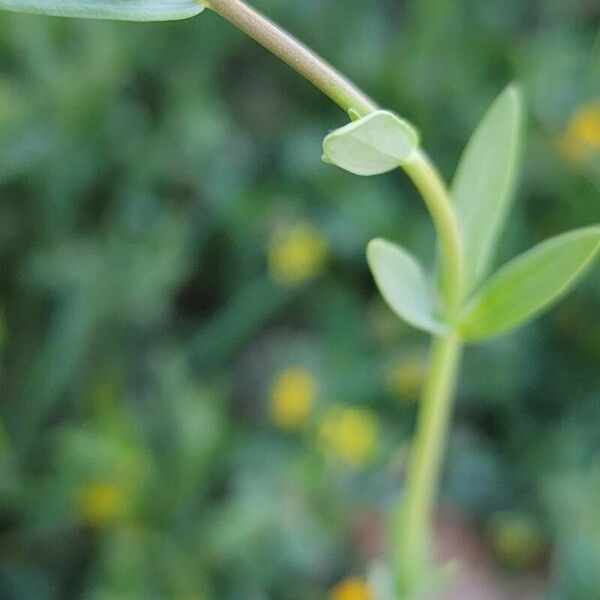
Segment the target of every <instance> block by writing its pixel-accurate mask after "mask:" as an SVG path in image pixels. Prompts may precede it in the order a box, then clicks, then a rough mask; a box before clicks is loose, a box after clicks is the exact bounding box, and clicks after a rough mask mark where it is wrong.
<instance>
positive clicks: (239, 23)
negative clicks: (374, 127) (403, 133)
mask: <svg viewBox="0 0 600 600" xmlns="http://www.w3.org/2000/svg"><path fill="white" fill-rule="evenodd" d="M204 4H206V6H207V7H208V8H210V9H212V10H213V11H215V12H216V13H217V14H219V15H221V16H222V17H223V18H225V19H227V21H229V22H230V23H231V24H232V25H234V26H235V27H237V28H238V29H240V30H241V31H243V32H244V33H246V34H248V35H249V36H250V37H251V38H253V39H254V40H256V41H257V42H258V43H259V44H261V46H264V47H265V48H266V49H267V50H269V51H270V52H272V53H273V54H274V55H275V56H277V57H279V58H280V59H281V60H282V61H283V62H285V63H286V64H288V65H289V66H290V67H292V69H294V70H295V71H297V72H298V73H299V74H300V75H302V76H303V77H305V78H306V79H308V81H310V82H311V83H312V84H313V85H314V86H315V87H317V88H318V89H320V90H321V91H322V92H323V93H324V94H326V95H327V96H329V97H330V98H331V99H332V100H333V101H334V102H335V103H336V104H337V105H339V106H340V107H341V108H343V109H344V110H345V111H346V112H348V111H349V110H354V111H356V112H357V113H358V114H359V115H360V116H365V115H368V114H369V113H371V112H373V111H375V110H377V105H376V104H375V103H374V102H373V101H372V100H371V99H370V98H368V97H367V96H366V95H365V94H364V93H363V92H361V91H360V90H359V89H358V88H357V87H356V86H355V85H354V84H353V83H352V82H350V81H349V80H348V79H346V77H344V76H343V75H342V74H341V73H339V72H338V71H336V70H335V69H334V68H333V67H332V66H330V65H329V64H327V63H326V62H325V61H324V60H323V59H322V58H320V57H319V56H317V55H316V54H315V53H313V52H312V51H311V50H309V49H308V48H307V47H306V46H304V45H303V44H302V43H300V42H299V41H298V40H296V39H295V38H294V37H292V36H291V35H290V34H289V33H287V32H286V31H284V30H283V29H281V28H280V27H279V26H278V25H276V24H275V23H273V22H272V21H270V20H269V19H267V18H266V17H265V16H263V15H261V14H260V13H259V12H258V11H256V10H254V9H253V8H251V7H250V6H248V5H247V4H246V3H245V2H242V1H241V0H205V1H204Z"/></svg>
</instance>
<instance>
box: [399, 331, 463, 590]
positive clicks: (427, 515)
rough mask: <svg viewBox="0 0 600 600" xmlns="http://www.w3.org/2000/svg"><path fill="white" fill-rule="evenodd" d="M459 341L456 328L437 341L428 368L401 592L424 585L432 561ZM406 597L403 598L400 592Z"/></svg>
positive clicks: (404, 513)
mask: <svg viewBox="0 0 600 600" xmlns="http://www.w3.org/2000/svg"><path fill="white" fill-rule="evenodd" d="M460 354H461V344H460V340H459V338H458V335H457V334H456V333H455V332H452V333H450V334H449V335H447V336H444V337H437V338H435V339H434V340H433V342H432V346H431V350H430V362H429V371H428V374H427V381H426V383H425V387H424V389H423V394H422V398H421V407H420V410H419V415H418V419H417V428H416V433H415V438H414V442H413V447H412V450H411V459H410V464H409V469H408V476H407V487H406V494H405V498H404V499H403V502H402V505H401V507H400V514H399V515H398V528H397V531H396V538H397V543H396V556H395V572H396V577H397V584H398V587H399V590H400V591H401V592H402V593H403V594H408V593H410V592H411V591H414V590H415V589H416V588H417V587H418V586H420V585H421V584H422V578H423V575H424V573H425V569H427V567H428V566H429V562H430V560H431V551H432V548H431V527H432V521H433V506H434V499H435V497H436V494H437V488H438V485H439V477H440V469H441V463H442V457H443V454H444V447H445V441H446V437H447V430H448V424H449V421H450V415H451V406H452V396H453V393H454V387H455V382H456V376H457V373H458V364H459V361H460ZM402 597H403V598H404V597H405V596H402Z"/></svg>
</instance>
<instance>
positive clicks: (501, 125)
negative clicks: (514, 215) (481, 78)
mask: <svg viewBox="0 0 600 600" xmlns="http://www.w3.org/2000/svg"><path fill="white" fill-rule="evenodd" d="M521 129H522V100H521V94H520V91H519V89H518V88H516V87H515V86H509V87H508V88H507V89H506V90H505V91H504V92H503V93H502V94H501V95H500V96H499V97H498V99H497V100H496V101H495V102H494V104H493V105H492V107H491V108H490V109H489V110H488V112H487V114H486V115H485V116H484V118H483V120H482V121H481V124H480V125H479V127H478V128H477V129H476V131H475V133H474V134H473V136H472V137H471V140H470V141H469V144H468V145H467V148H466V150H465V152H464V153H463V156H462V158H461V160H460V163H459V165H458V169H457V172H456V175H455V177H454V181H453V184H452V197H453V199H454V203H455V206H456V211H457V216H458V221H459V225H460V229H461V233H462V239H463V251H464V258H465V281H464V295H465V296H467V295H468V294H469V293H470V292H471V291H472V290H473V289H474V288H475V286H476V285H477V284H478V283H479V282H480V281H481V280H482V278H483V277H484V276H485V274H486V272H487V270H488V268H489V265H490V262H491V260H492V259H493V255H494V251H495V247H496V242H497V239H498V236H499V235H500V232H501V230H502V227H503V225H504V222H505V220H506V216H507V214H508V210H509V208H510V203H511V200H512V195H513V190H514V186H515V180H516V167H517V159H518V154H519V152H518V147H519V139H520V135H521Z"/></svg>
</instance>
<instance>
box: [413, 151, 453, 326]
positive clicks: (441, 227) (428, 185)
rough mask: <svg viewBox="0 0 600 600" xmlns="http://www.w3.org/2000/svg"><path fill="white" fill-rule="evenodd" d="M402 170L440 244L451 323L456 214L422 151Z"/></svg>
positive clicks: (444, 288)
mask: <svg viewBox="0 0 600 600" xmlns="http://www.w3.org/2000/svg"><path fill="white" fill-rule="evenodd" d="M404 170H405V171H406V172H407V174H408V176H409V177H410V178H411V179H412V181H413V183H414V184H415V186H416V187H417V189H418V190H419V192H420V193H421V196H422V197H423V200H424V201H425V204H426V205H427V208H428V210H429V213H430V214H431V218H432V220H433V224H434V226H435V229H436V232H437V237H438V239H439V243H440V250H441V252H440V255H441V260H442V268H441V286H442V293H443V296H444V300H445V312H446V314H445V315H444V316H445V317H446V320H447V321H449V322H452V320H453V319H454V317H455V315H456V312H457V311H458V309H459V308H460V300H461V282H462V270H463V267H462V262H463V259H462V248H461V238H460V233H459V229H458V221H457V220H456V213H455V212H454V208H453V206H452V202H451V200H450V195H449V194H448V191H447V189H446V186H445V185H444V182H443V180H442V178H441V176H440V175H439V173H438V171H437V169H436V168H435V165H434V164H433V163H432V162H431V159H430V158H429V156H427V154H426V153H425V151H424V150H419V151H418V153H417V156H416V157H415V159H414V160H413V161H412V162H410V163H408V164H406V165H404Z"/></svg>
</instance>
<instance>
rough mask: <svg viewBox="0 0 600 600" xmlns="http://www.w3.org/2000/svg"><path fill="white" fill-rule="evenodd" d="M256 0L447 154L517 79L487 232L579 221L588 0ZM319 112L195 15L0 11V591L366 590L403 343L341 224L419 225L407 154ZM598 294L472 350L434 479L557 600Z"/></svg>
mask: <svg viewBox="0 0 600 600" xmlns="http://www.w3.org/2000/svg"><path fill="white" fill-rule="evenodd" d="M257 6H259V8H261V9H263V10H264V11H265V12H267V13H268V14H270V15H272V16H273V17H274V18H276V19H278V20H279V21H280V22H282V23H283V24H284V25H286V26H287V27H288V28H289V29H291V30H292V31H293V32H294V33H296V34H297V35H298V36H299V37H300V38H302V39H304V40H306V41H307V42H308V43H309V44H310V45H311V46H313V47H315V48H316V49H317V50H318V51H320V52H321V53H322V54H323V55H325V56H326V57H327V58H329V59H330V60H331V61H332V62H333V63H334V64H336V65H338V66H339V67H340V68H342V70H344V71H347V72H348V74H349V75H350V76H351V77H353V78H354V79H356V81H357V82H358V83H360V84H361V85H362V86H363V87H364V88H365V89H366V90H367V91H368V92H369V93H370V94H371V95H372V96H374V97H376V98H377V99H378V100H379V101H380V102H381V104H382V105H385V106H389V107H390V108H392V109H394V110H396V111H397V112H399V113H401V114H403V115H405V116H406V117H407V118H409V119H410V120H411V121H413V122H415V123H417V124H418V125H419V127H420V129H421V131H422V134H423V139H424V144H425V145H426V147H427V148H429V149H430V151H431V153H432V154H433V155H434V157H435V158H436V160H438V161H439V162H440V164H441V165H442V168H443V171H444V174H445V175H446V176H447V177H448V178H450V176H451V174H452V172H453V169H454V167H455V165H456V162H457V159H458V156H459V154H460V151H461V149H462V147H463V145H464V143H465V142H466V140H467V138H468V135H469V133H470V130H471V129H472V128H473V127H474V125H475V124H476V123H477V121H478V120H479V118H480V116H481V114H482V112H483V111H484V109H485V107H486V106H487V105H488V104H489V102H490V100H491V99H492V98H493V97H494V96H495V95H496V93H497V92H498V91H499V90H500V89H501V88H502V87H504V85H505V84H506V83H507V82H508V81H510V80H512V79H515V78H517V79H519V80H520V81H521V82H522V84H523V86H524V89H525V95H526V99H527V103H528V112H529V127H528V137H527V140H526V145H525V160H524V162H525V169H524V172H523V176H522V184H521V186H520V190H519V194H518V198H517V202H516V210H515V213H514V217H513V220H512V222H511V226H510V228H509V230H508V231H507V233H506V235H505V236H504V239H503V241H502V252H503V256H504V257H508V256H511V255H513V254H515V253H517V252H518V251H520V250H523V249H524V248H525V247H527V246H530V245H533V243H534V242H535V241H539V240H540V239H542V238H544V237H547V236H548V235H550V234H554V233H558V232H560V231H562V230H566V229H568V228H571V227H576V226H580V225H585V224H588V223H591V222H594V221H597V220H598V214H599V212H598V211H599V203H598V198H599V188H600V179H599V177H598V173H600V170H599V169H598V166H599V156H600V152H599V150H600V140H599V137H600V136H599V134H598V131H599V129H600V116H599V115H598V102H599V101H600V100H599V96H598V89H599V87H598V86H599V83H600V81H599V79H598V74H599V73H600V68H598V67H599V64H600V63H599V60H600V58H599V54H598V45H597V38H595V36H596V30H595V27H594V23H595V22H597V18H598V16H599V15H598V10H597V8H596V7H595V5H594V3H593V2H592V3H590V2H586V1H585V0H573V1H571V2H564V1H560V0H537V1H535V2H527V3H524V2H521V1H520V0H507V1H505V2H502V3H498V2H492V1H491V0H484V1H479V2H468V3H459V2H452V1H450V0H435V1H431V2H415V3H406V2H399V3H393V2H383V1H382V2H376V3H364V2H358V0H345V1H344V2H327V3H323V2H317V1H316V0H307V1H306V2H303V3H301V4H298V3H294V2H274V1H273V0H262V1H261V2H257ZM344 119H345V117H344V115H343V114H342V113H340V112H339V111H336V109H335V107H333V106H330V104H329V103H328V102H327V101H326V100H325V99H324V98H322V97H321V96H320V95H319V94H318V93H317V92H315V91H313V90H312V89H311V88H310V87H309V86H307V85H305V84H304V83H303V82H302V81H301V80H300V79H299V78H297V77H296V76H295V75H294V74H293V73H291V72H290V71H289V70H288V69H287V68H286V67H284V66H282V65H279V64H278V63H277V62H276V61H275V60H274V59H272V58H271V57H269V56H268V55H267V54H266V53H265V52H264V51H263V50H262V49H260V48H258V47H256V46H254V45H253V44H252V43H251V42H249V41H247V40H245V39H244V38H242V36H241V35H240V34H238V33H237V32H235V31H232V30H231V29H230V28H229V27H228V26H227V25H226V24H224V23H221V22H219V21H218V19H217V18H216V17H214V16H213V15H203V16H202V17H201V18H198V19H194V20H192V21H189V22H180V23H174V24H156V25H154V24H152V25H134V24H122V23H120V24H118V23H102V22H84V21H67V20H63V19H45V18H41V17H26V16H17V15H9V14H2V15H0V194H1V201H0V304H1V306H2V320H3V325H2V327H1V329H2V331H3V333H2V336H1V339H2V372H1V379H2V383H1V386H2V387H1V394H2V400H1V402H0V410H1V416H2V428H1V435H0V527H1V528H2V536H1V538H0V540H1V541H0V597H2V598H7V599H9V600H13V599H14V600H21V599H24V598H27V599H32V600H36V599H44V600H45V599H53V598H66V597H74V598H91V599H104V598H106V599H111V600H113V599H127V600H129V599H135V598H140V599H142V598H143V599H148V598H160V599H162V598H169V599H171V598H172V599H184V598H185V599H192V598H203V599H212V598H215V599H219V600H221V599H229V598H230V599H232V600H240V599H241V600H246V599H248V600H254V599H262V598H275V599H276V598H282V599H290V600H293V599H296V598H297V599H300V598H301V599H302V600H310V599H313V598H314V599H322V598H327V597H329V596H330V594H332V595H333V596H332V597H334V598H336V599H337V598H345V599H346V600H348V598H352V596H348V597H346V596H343V595H342V593H343V592H344V590H348V589H351V588H350V586H352V585H354V588H352V589H354V590H360V589H362V587H361V582H362V581H363V579H364V577H365V576H366V575H367V572H368V569H369V565H370V564H371V563H372V561H373V560H376V559H379V558H380V557H381V556H382V555H383V554H384V553H385V539H384V538H385V535H384V532H385V529H386V522H385V518H386V515H387V513H388V510H389V507H390V503H391V501H392V499H393V498H394V497H395V495H396V494H397V493H398V491H399V490H400V488H401V480H402V472H403V466H404V464H405V460H406V449H407V443H408V441H409V439H410V437H409V436H410V432H411V430H412V424H413V416H414V401H415V396H416V392H417V390H418V386H419V382H420V380H421V378H422V369H421V366H420V365H421V364H422V357H423V354H424V351H425V347H424V344H425V342H426V340H425V338H424V337H422V336H421V335H419V334H416V333H413V332H411V331H409V330H408V329H406V328H405V327H404V326H402V325H401V324H400V323H398V322H396V321H395V320H394V318H393V317H392V315H391V313H389V312H388V311H387V309H386V308H385V307H384V306H383V305H382V303H381V302H380V300H378V298H377V294H376V292H375V289H374V286H373V285H372V283H371V281H370V278H369V276H368V273H367V269H366V264H365V260H364V249H365V245H366V243H367V241H368V240H369V239H370V238H371V237H374V236H385V237H389V238H392V239H397V240H398V241H401V242H402V243H403V244H405V245H407V246H408V247H410V248H411V249H412V250H414V251H415V252H417V253H419V254H420V255H421V256H423V257H424V258H425V259H429V260H431V259H432V255H433V252H432V247H431V246H432V232H431V231H430V229H429V224H428V220H427V218H426V215H425V212H424V209H423V207H422V206H420V204H419V203H418V200H417V196H416V194H415V193H414V192H413V190H412V189H411V188H410V185H409V184H408V183H407V181H406V180H405V179H404V178H403V177H402V176H401V174H392V175H389V176H385V177H380V178H375V179H368V180H364V179H359V178H356V177H352V176H350V175H348V174H345V173H342V172H339V171H336V170H335V169H334V168H332V167H330V166H327V165H325V164H322V163H321V162H320V160H319V157H320V142H321V139H322V137H323V135H324V134H325V133H326V132H327V130H328V129H331V128H333V127H335V126H339V125H341V124H342V123H343V122H344ZM599 293H600V277H599V276H598V273H597V271H595V272H594V273H593V275H592V276H591V277H589V278H587V279H586V281H585V283H584V284H583V286H582V287H581V288H580V289H579V290H578V291H577V293H575V294H574V295H573V296H571V297H570V298H569V299H568V300H567V301H565V302H564V303H563V304H561V305H560V306H559V307H558V308H557V309H556V310H555V311H554V312H552V313H551V314H550V315H549V316H548V317H546V318H544V319H543V320H541V321H539V322H537V323H536V324H534V325H532V326H530V327H528V328H527V329H525V330H523V331H522V332H520V333H517V334H514V335H511V336H510V337H507V338H505V339H503V340H500V341H498V342H497V343H495V344H493V345H491V346H489V347H483V348H473V349H472V350H470V351H469V352H468V354H467V356H466V359H465V373H464V377H463V380H462V382H461V386H460V390H459V397H458V406H457V415H456V424H455V427H454V430H453V435H452V440H451V444H450V457H449V461H448V465H447V471H446V477H445V481H444V486H443V493H442V499H443V502H444V504H445V505H446V506H447V507H450V509H451V510H454V511H456V512H460V513H465V514H466V515H467V516H468V519H469V520H470V521H472V522H473V523H474V524H475V525H476V526H477V527H479V528H480V530H481V531H482V532H487V533H485V534H484V537H485V539H487V540H488V546H489V548H490V551H493V550H494V549H495V550H496V553H497V558H498V560H499V561H500V562H501V561H504V565H505V567H504V568H505V569H506V570H507V571H508V572H514V571H517V572H518V571H519V570H520V569H521V570H529V569H536V570H538V571H542V572H544V573H545V575H544V578H545V579H547V587H548V589H549V590H550V592H551V593H553V594H554V596H553V597H556V598H561V599H569V600H579V599H581V600H590V598H592V597H595V594H596V590H597V589H598V587H599V586H600V575H599V574H600V546H599V544H598V540H599V539H600V536H599V535H598V532H599V531H600V509H599V508H598V507H600V490H599V489H598V486H597V485H596V483H594V482H597V480H598V477H597V474H598V470H599V465H600V462H599V460H600V454H599V450H598V444H597V439H598V430H599V428H600V413H599V409H598V406H599V405H600V404H599V402H598V401H599V399H600V398H599V393H600V392H599V384H600V382H599V379H598V364H599V361H600V321H599V320H598V315H597V312H598V311H597V306H598V295H599ZM290 373H292V374H295V376H294V377H291V378H290ZM286 374H287V379H286ZM506 515H511V517H514V519H516V520H514V521H511V522H508V525H507V521H506ZM503 519H504V520H503ZM511 523H513V525H512V526H511ZM515 523H516V524H518V525H519V524H520V525H519V527H521V529H518V531H517V529H516V528H515V527H514V524H515ZM523 523H525V524H526V529H527V533H528V535H522V532H523V531H525V529H524V528H523V526H522V524H523ZM507 527H508V529H507ZM510 527H512V529H511V528H510ZM515 531H517V533H519V531H520V532H521V533H519V534H518V535H515V534H514V532H515ZM511 532H512V534H511ZM528 540H529V541H528ZM530 540H535V544H536V548H535V561H533V562H532V561H531V560H522V561H519V560H517V558H518V557H529V556H532V554H531V552H530V550H531V548H527V547H524V546H523V545H525V546H526V545H527V544H529V543H530ZM515 544H516V546H515ZM507 557H508V559H507ZM515 557H516V558H515Z"/></svg>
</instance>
